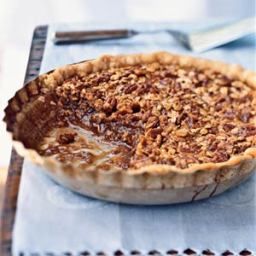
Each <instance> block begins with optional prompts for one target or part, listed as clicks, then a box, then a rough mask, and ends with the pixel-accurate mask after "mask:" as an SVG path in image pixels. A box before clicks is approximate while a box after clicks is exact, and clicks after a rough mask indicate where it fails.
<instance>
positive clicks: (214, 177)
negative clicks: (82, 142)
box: [4, 52, 256, 204]
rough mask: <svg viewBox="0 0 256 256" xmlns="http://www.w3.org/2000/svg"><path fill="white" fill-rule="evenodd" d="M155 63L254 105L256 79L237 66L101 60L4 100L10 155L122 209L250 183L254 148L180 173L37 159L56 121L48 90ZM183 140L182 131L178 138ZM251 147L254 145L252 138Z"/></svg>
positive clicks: (184, 59) (165, 56)
mask: <svg viewBox="0 0 256 256" xmlns="http://www.w3.org/2000/svg"><path fill="white" fill-rule="evenodd" d="M154 63H157V64H160V65H178V66H179V67H182V68H188V69H189V68H191V67H192V68H196V69H198V70H210V71H211V72H219V73H221V74H225V76H226V77H228V78H229V79H236V80H238V81H241V82H242V83H244V84H246V86H248V88H250V89H251V90H252V93H251V94H252V97H253V99H252V101H253V102H254V104H255V87H256V74H255V73H254V72H252V71H248V70H245V69H243V68H242V67H240V66H238V65H231V64H225V63H222V62H217V61H211V60H205V59H200V58H194V57H189V56H180V55H174V54H170V53H166V52H157V53H152V54H134V55H119V56H108V55H106V56H102V57H100V58H99V59H96V60H91V61H84V62H80V63H78V64H71V65H66V66H64V67H61V68H57V69H55V70H53V71H50V72H48V73H46V74H43V75H40V76H39V77H37V78H36V79H35V80H33V81H31V82H29V83H28V84H26V85H25V86H24V87H23V88H22V89H20V90H19V91H18V92H17V93H16V94H15V96H14V97H13V98H12V99H11V100H9V103H8V106H7V107H6V109H5V114H6V115H5V118H4V121H5V122H6V124H7V131H8V132H10V133H11V134H12V138H13V145H14V147H15V149H16V150H17V151H18V153H19V154H20V155H21V156H24V157H26V158H27V159H30V160H31V161H32V162H34V163H36V164H39V165H40V166H43V167H44V170H45V172H46V173H47V174H48V175H50V176H51V177H52V178H53V179H54V180H56V181H57V182H58V183H60V184H63V185H64V186H66V187H68V188H70V189H71V190H73V191H76V192H78V193H81V194H84V195H88V196H92V197H96V198H100V199H105V200H109V201H115V202H122V203H132V204H168V203H178V202H187V201H194V200H197V199H202V198H207V197H210V196H213V195H216V194H219V193H221V192H223V191H225V190H227V189H228V188H230V187H233V186H235V185H237V184H238V183H240V182H241V181H243V180H244V179H246V178H247V177H249V176H250V174H252V172H253V170H254V168H255V166H256V160H255V157H256V148H255V144H253V145H251V146H250V147H248V148H246V150H244V151H243V152H239V154H235V155H232V154H231V155H230V156H229V157H228V159H227V160H225V161H220V162H216V161H213V162H203V163H201V162H197V163H189V164H188V163H186V165H185V166H183V167H181V166H179V165H178V164H176V165H175V164H170V163H169V164H168V163H167V164H166V163H154V162H151V163H147V162H145V165H143V164H142V165H141V166H139V167H134V166H128V167H127V168H125V170H124V169H123V168H122V167H120V166H116V165H113V166H112V168H110V169H109V168H108V170H104V168H99V167H97V166H95V165H93V164H88V163H87V165H79V164H76V163H72V159H71V162H70V161H65V160H64V161H59V159H56V158H54V157H52V156H47V155H45V154H42V152H41V151H40V150H39V148H38V142H37V141H38V140H42V139H43V138H44V135H45V133H46V132H47V131H48V129H49V126H48V123H51V122H52V120H53V119H54V118H55V115H56V113H55V112H56V111H55V109H56V103H55V102H54V100H52V98H51V95H50V93H51V92H52V91H53V90H55V89H56V88H57V87H60V88H61V86H62V85H63V83H64V82H65V81H68V79H70V78H72V77H74V76H75V75H76V74H78V75H79V76H84V77H86V76H89V75H90V74H94V73H97V72H103V71H106V70H109V69H115V68H117V69H118V68H121V69H122V68H125V67H131V68H133V67H136V66H137V65H142V64H143V65H144V64H145V65H151V64H154ZM49 95H50V96H49ZM49 98H50V99H49ZM253 120H254V121H251V125H252V126H255V125H256V123H255V122H256V121H255V120H256V119H255V118H254V119H253ZM31 127H33V129H31ZM234 128H235V125H234ZM183 135H184V133H183V131H182V133H181V137H182V136H183ZM54 136H55V140H58V139H59V140H60V141H61V142H63V144H65V143H69V142H70V141H71V142H73V141H74V136H73V135H72V134H71V135H70V136H64V137H58V139H57V138H56V135H54V134H53V137H54ZM86 136H87V134H85V137H86ZM185 136H186V133H185ZM253 141H254V142H255V134H253ZM71 153H72V152H71ZM60 155H61V154H60Z"/></svg>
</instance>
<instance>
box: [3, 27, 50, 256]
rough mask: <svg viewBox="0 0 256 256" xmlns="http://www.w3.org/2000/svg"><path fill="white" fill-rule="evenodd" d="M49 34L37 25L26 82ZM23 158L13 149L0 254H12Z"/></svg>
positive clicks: (34, 71)
mask: <svg viewBox="0 0 256 256" xmlns="http://www.w3.org/2000/svg"><path fill="white" fill-rule="evenodd" d="M46 36H47V26H39V27H36V28H35V30H34V34H33V39H32V43H31V48H30V55H29V60H28V64H27V70H26V75H25V82H24V83H25V84H26V83H27V82H28V81H30V80H32V79H33V78H34V77H36V76H37V75H38V74H39V71H40V66H41V61H42V57H43V53H44V47H45V42H46ZM22 165H23V158H22V157H20V156H19V155H18V154H17V152H16V151H15V150H14V149H13V150H12V154H11V160H10V165H9V169H8V176H7V181H6V186H5V192H4V200H3V211H2V216H1V222H0V223H1V227H0V255H1V256H10V255H11V246H12V230H13V224H14V219H15V213H16V205H17V197H18V191H19V185H20V178H21V173H22Z"/></svg>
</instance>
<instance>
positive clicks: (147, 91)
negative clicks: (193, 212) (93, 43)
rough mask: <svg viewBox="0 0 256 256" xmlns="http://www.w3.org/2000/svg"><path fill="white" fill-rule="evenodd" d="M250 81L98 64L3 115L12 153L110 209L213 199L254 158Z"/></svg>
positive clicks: (54, 78) (117, 62)
mask: <svg viewBox="0 0 256 256" xmlns="http://www.w3.org/2000/svg"><path fill="white" fill-rule="evenodd" d="M255 86H256V75H255V73H253V72H251V71H246V70H244V69H243V68H241V67H240V66H237V65H228V64H224V63H220V62H215V61H209V60H203V59H199V58H193V57H186V56H178V55H173V54H170V53H164V52H159V53H153V54H137V55H120V56H103V57H101V58H99V59H97V60H93V61H85V62H82V63H79V64H72V65H67V66H64V67H62V68H58V69H56V70H54V71H51V72H49V73H47V74H43V75H41V76H39V77H38V78H36V79H35V80H33V81H31V82H30V83H28V84H27V85H26V86H25V87H24V88H22V89H21V90H20V91H18V92H17V93H16V95H15V96H14V97H13V98H12V99H11V100H10V101H9V104H8V106H7V108H6V116H5V121H6V123H7V130H8V131H10V132H11V133H12V136H13V140H14V146H15V147H16V149H17V150H18V152H19V153H20V154H21V155H23V156H26V157H28V158H29V159H31V160H32V161H34V162H36V163H38V164H40V165H42V166H44V167H45V170H46V172H47V173H48V174H50V175H51V176H52V177H53V178H54V179H55V180H57V181H58V182H59V183H61V184H64V185H66V186H67V187H69V188H71V189H72V190H74V191H77V192H80V193H82V194H85V195H91V196H94V197H98V198H104V199H107V200H112V201H119V202H125V203H138V204H140V203H141V204H162V203H173V202H184V201H190V200H196V199H200V198H205V197H209V196H212V195H214V194H218V193H220V192H222V191H224V190H226V189H227V188H229V187H231V186H234V185H235V184H237V183H239V182H241V181H242V180H244V179H245V178H246V177H248V176H249V175H250V174H251V173H252V171H253V169H254V167H255V165H256V162H255V157H256V148H255V145H256V97H255V94H256V92H255Z"/></svg>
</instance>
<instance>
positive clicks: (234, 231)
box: [12, 23, 256, 255]
mask: <svg viewBox="0 0 256 256" xmlns="http://www.w3.org/2000/svg"><path fill="white" fill-rule="evenodd" d="M204 25H207V24H204ZM201 26H202V25H196V24H194V25H191V24H190V25H188V24H168V23H165V24H157V25H156V24H155V25H154V24H120V23H119V24H118V25H108V26H107V25H104V26H102V25H101V24H98V25H91V26H86V25H84V24H80V25H79V24H77V25H63V24H62V25H52V26H50V27H49V31H48V39H47V44H46V49H45V54H44V58H43V63H42V68H41V73H44V72H46V71H48V70H51V69H53V68H55V67H58V66H60V65H63V64H67V63H72V62H78V61H81V60H85V59H92V58H95V57H97V56H100V55H102V54H105V53H108V54H118V53H134V52H152V51H158V50H166V51H170V52H176V53H186V54H191V52H188V50H186V49H184V48H183V47H182V46H180V45H179V44H177V42H176V41H175V40H174V39H173V38H172V37H171V36H170V35H168V34H167V33H165V32H162V33H159V34H155V35H153V34H152V35H150V34H147V35H139V36H136V37H134V38H130V39H123V40H109V41H101V42H90V43H86V44H76V45H65V46H56V45H54V44H53V43H52V40H51V39H52V37H51V36H52V34H53V32H54V31H55V30H56V29H63V30H65V29H72V28H75V29H79V28H88V29H94V28H107V27H109V28H117V27H120V28H121V27H122V28H123V27H132V28H137V29H151V28H154V27H162V28H178V29H185V30H190V29H194V28H200V27H201ZM193 55H198V54H193ZM199 56H201V57H206V58H210V59H216V60H222V61H225V62H231V63H239V64H242V65H243V66H244V67H246V68H250V69H255V41H254V38H253V37H248V38H245V39H242V40H239V41H237V42H233V43H231V44H228V45H226V46H223V47H219V48H216V49H214V50H211V51H208V52H206V53H203V54H200V55H199ZM255 192H256V175H253V176H252V177H251V178H250V179H249V180H247V181H246V182H244V183H243V184H241V185H240V186H238V187H237V188H234V189H232V190H230V191H228V192H226V193H224V194H222V195H220V196H216V197H213V198H210V199H207V200H203V201H199V202H194V203H188V204H180V205H169V206H130V205H120V204H114V203H108V202H104V201H100V200H94V199H91V198H88V197H83V196H80V195H78V194H75V193H72V192H71V191H69V190H67V189H65V188H63V187H61V186H59V185H58V184H56V183H55V182H53V181H52V180H51V179H50V178H48V177H47V176H46V175H45V174H44V173H43V172H42V170H41V168H39V167H37V166H35V165H34V164H32V163H30V162H28V161H26V160H25V163H24V166H23V174H22V180H21V185H20V193H19V198H18V208H17V215H16V220H15V228H14V233H13V248H12V250H13V254H14V255H19V253H20V252H23V253H24V255H29V254H30V253H39V254H40V255H44V253H49V252H51V253H55V254H56V255H59V254H60V253H63V252H70V253H73V254H74V255H77V254H78V253H79V252H82V251H89V252H91V253H92V254H94V253H96V252H98V251H104V252H106V253H108V254H113V252H114V251H116V250H122V251H124V252H130V251H131V250H140V251H141V252H142V253H146V252H148V251H150V250H154V249H155V250H158V251H160V252H163V253H164V252H166V251H167V250H170V249H175V250H177V251H179V252H182V251H184V250H185V249H187V248H192V249H193V250H195V251H197V252H198V253H201V252H202V250H204V249H211V250H212V251H214V252H216V253H217V254H220V253H221V252H223V251H225V250H230V251H233V252H234V253H238V252H240V251H241V250H243V249H244V248H247V249H248V250H251V251H252V252H254V253H256V193H255Z"/></svg>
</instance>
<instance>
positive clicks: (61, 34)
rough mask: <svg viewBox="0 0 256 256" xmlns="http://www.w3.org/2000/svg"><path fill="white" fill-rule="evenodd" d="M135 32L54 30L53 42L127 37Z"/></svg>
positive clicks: (127, 30)
mask: <svg viewBox="0 0 256 256" xmlns="http://www.w3.org/2000/svg"><path fill="white" fill-rule="evenodd" d="M136 34H137V32H136V31H134V30H129V29H115V30H92V31H56V32H55V34H54V39H53V41H54V43H55V44H61V43H71V42H72V43H73V42H82V41H92V40H103V39H115V38H128V37H131V36H134V35H136Z"/></svg>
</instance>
